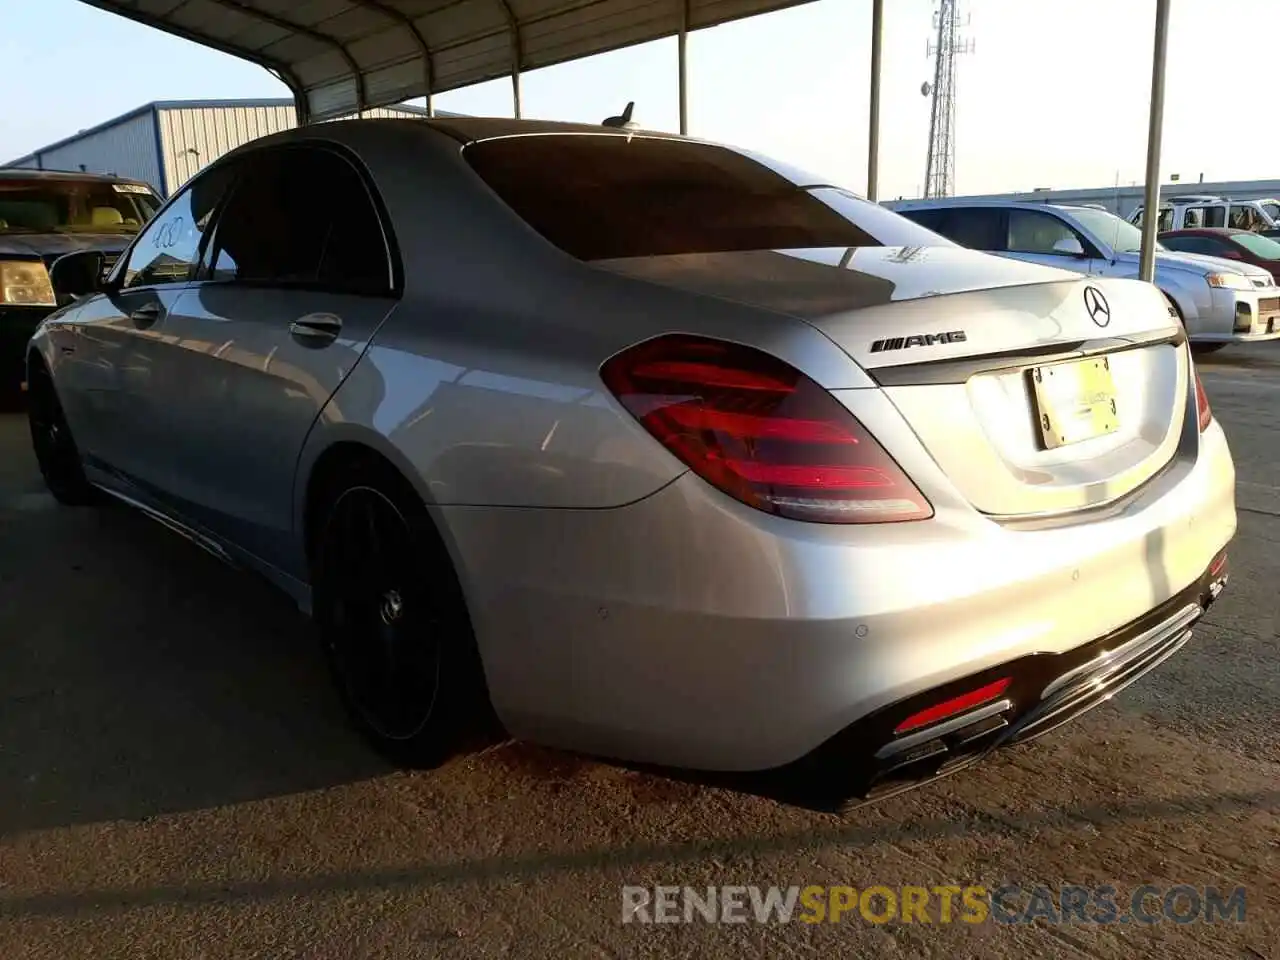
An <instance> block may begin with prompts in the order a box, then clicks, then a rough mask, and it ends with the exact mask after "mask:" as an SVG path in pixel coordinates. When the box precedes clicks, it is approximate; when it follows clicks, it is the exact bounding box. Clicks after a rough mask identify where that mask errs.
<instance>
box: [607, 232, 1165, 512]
mask: <svg viewBox="0 0 1280 960" xmlns="http://www.w3.org/2000/svg"><path fill="white" fill-rule="evenodd" d="M596 266H602V267H604V268H605V269H609V270H612V271H616V272H619V273H625V274H627V275H630V276H634V277H637V278H640V279H645V280H649V281H651V282H657V283H663V284H665V285H669V286H675V287H679V288H682V289H688V290H692V291H696V292H698V293H703V294H710V295H714V296H719V297H723V298H726V299H732V300H736V301H739V302H742V303H749V304H751V305H753V306H758V307H765V308H768V309H773V310H777V311H779V312H785V313H787V314H790V315H792V316H797V317H801V318H803V319H805V320H807V321H808V322H809V323H811V324H812V325H813V326H815V327H817V328H818V329H819V330H821V331H822V332H823V333H824V334H826V335H827V336H828V337H829V338H830V339H831V340H833V341H834V342H835V343H836V344H838V345H839V346H840V347H841V348H842V349H843V350H844V351H845V352H846V353H848V354H849V355H850V356H851V357H852V358H853V359H854V360H856V361H857V362H858V363H859V364H860V365H861V366H862V367H863V368H864V369H865V370H866V371H867V372H868V373H869V374H870V375H871V377H872V378H873V379H874V380H875V381H876V382H877V383H878V384H879V385H880V388H881V390H882V391H883V392H884V394H885V395H886V396H887V397H888V399H889V401H890V402H891V403H892V404H893V406H894V407H895V408H896V409H897V411H898V413H899V414H900V415H901V416H902V418H903V419H904V420H905V421H906V423H907V424H908V425H909V427H910V428H911V430H912V431H913V432H914V434H915V436H916V438H918V440H919V441H920V443H921V444H922V445H923V447H924V448H925V450H926V451H927V452H928V454H929V455H930V456H931V457H932V459H933V461H934V462H935V463H936V464H937V466H938V467H939V468H941V470H942V472H943V473H945V474H946V477H947V479H948V480H949V481H950V482H951V484H953V485H954V487H955V488H956V489H957V490H958V491H959V492H960V494H961V495H962V496H963V497H964V498H965V499H967V500H968V501H969V502H970V503H971V504H972V505H973V507H975V508H976V509H978V510H979V511H981V512H983V513H987V514H991V515H996V516H1001V517H1023V518H1025V517H1028V516H1036V515H1055V514H1065V513H1070V512H1073V511H1076V510H1081V509H1086V508H1090V507H1095V506H1099V505H1102V504H1105V503H1108V502H1110V501H1113V500H1116V499H1117V498H1119V497H1122V496H1124V495H1125V494H1127V493H1130V492H1131V491H1133V490H1135V489H1136V488H1138V487H1139V486H1141V485H1142V484H1143V483H1145V482H1146V481H1147V480H1150V479H1151V478H1152V477H1153V476H1155V475H1156V474H1157V473H1159V472H1161V471H1162V470H1163V469H1164V467H1165V466H1167V465H1168V464H1169V463H1170V462H1171V461H1172V460H1173V458H1174V456H1175V454H1176V453H1177V452H1178V450H1179V446H1180V443H1181V441H1182V438H1183V428H1184V424H1185V422H1186V413H1187V400H1188V398H1189V397H1190V392H1189V389H1188V387H1189V379H1188V378H1189V369H1190V368H1189V364H1188V362H1187V360H1186V351H1185V349H1184V348H1182V347H1181V346H1180V343H1181V339H1182V334H1181V327H1180V326H1179V324H1178V321H1177V319H1176V315H1173V314H1172V313H1171V309H1170V308H1169V305H1168V303H1167V302H1166V301H1165V300H1164V298H1163V296H1162V295H1161V294H1160V292H1159V291H1158V290H1157V289H1156V288H1155V287H1154V286H1152V285H1150V284H1146V283H1141V282H1138V281H1134V280H1114V279H1112V280H1099V279H1091V278H1087V277H1081V276H1080V275H1079V274H1075V273H1069V272H1066V271H1062V270H1056V269H1052V268H1047V267H1039V266H1036V265H1033V264H1026V263H1020V262H1018V261H1013V260H1008V259H1005V258H1002V257H994V256H990V255H987V254H981V253H977V252H974V251H969V250H964V249H961V248H953V247H927V248H919V247H909V248H902V247H867V248H857V249H852V250H848V251H845V250H827V249H822V250H803V251H795V250H792V251H753V252H749V253H727V254H699V255H688V256H678V257H655V258H643V259H636V260H628V261H611V262H606V263H597V264H596ZM835 392H836V394H837V396H840V395H842V394H843V395H845V397H844V399H845V401H846V402H847V403H850V404H851V405H852V404H856V403H857V400H856V397H855V396H852V395H853V394H857V393H858V392H859V391H856V390H854V391H835ZM1112 401H1114V408H1113V407H1112ZM855 412H856V411H855ZM1046 416H1048V418H1049V419H1048V420H1047V421H1046V420H1045V417H1046ZM879 439H880V440H881V442H882V443H884V444H885V445H886V447H888V448H889V449H890V452H891V453H892V452H893V447H894V444H895V438H894V437H893V436H892V432H891V431H887V432H886V433H885V435H884V436H880V437H879ZM898 442H901V441H898ZM914 479H916V480H917V481H918V482H919V481H921V480H922V479H923V478H914ZM925 492H926V494H927V493H928V490H926V491H925Z"/></svg>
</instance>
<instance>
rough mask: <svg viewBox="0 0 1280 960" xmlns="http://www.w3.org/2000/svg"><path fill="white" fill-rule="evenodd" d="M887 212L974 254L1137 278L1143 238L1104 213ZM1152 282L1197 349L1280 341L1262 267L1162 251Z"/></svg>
mask: <svg viewBox="0 0 1280 960" xmlns="http://www.w3.org/2000/svg"><path fill="white" fill-rule="evenodd" d="M888 206H889V207H890V208H891V209H893V210H896V211H898V212H899V213H901V214H902V215H903V216H905V217H909V218H910V219H912V220H914V221H915V222H916V223H919V224H921V225H922V226H925V227H927V228H929V229H930V230H934V231H936V232H938V233H940V234H942V235H943V236H945V237H948V238H950V239H951V240H954V241H955V242H956V243H959V244H962V245H963V246H966V247H970V248H972V249H975V250H985V251H987V252H988V253H995V254H999V255H1000V256H1003V257H1010V258H1013V259H1015V260H1022V261H1025V262H1027V263H1041V264H1044V265H1046V266H1054V267H1060V268H1062V269H1064V270H1073V271H1075V272H1076V273H1083V274H1087V275H1088V276H1091V277H1127V278H1136V277H1137V276H1138V259H1139V252H1140V251H1141V249H1142V233H1141V231H1140V230H1139V229H1138V228H1137V227H1135V226H1134V225H1133V224H1131V223H1126V222H1125V221H1124V220H1121V219H1120V218H1119V217H1117V216H1115V215H1114V214H1111V213H1108V212H1107V211H1105V210H1096V209H1094V208H1092V207H1083V206H1071V205H1066V204H1046V203H1017V202H1009V201H1003V200H963V199H939V200H907V201H901V202H895V203H892V204H888ZM1155 283H1156V286H1158V287H1159V288H1160V290H1161V291H1162V292H1163V293H1164V295H1165V296H1166V297H1168V298H1169V302H1170V303H1171V304H1172V305H1173V307H1174V309H1175V310H1177V312H1178V317H1179V318H1180V319H1181V320H1182V322H1183V324H1184V325H1185V326H1186V329H1187V334H1188V336H1190V338H1191V342H1192V343H1193V344H1194V345H1195V346H1196V347H1197V348H1204V349H1206V350H1213V349H1218V348H1221V347H1225V346H1228V345H1229V344H1232V343H1250V342H1254V341H1258V340H1275V339H1280V289H1277V287H1276V283H1275V278H1273V277H1272V276H1271V274H1270V273H1268V272H1267V271H1266V270H1264V269H1262V268H1261V267H1255V266H1252V265H1250V264H1245V263H1240V262H1239V261H1235V260H1224V259H1219V258H1217V257H1207V256H1203V255H1200V254H1192V253H1175V252H1173V251H1170V250H1166V249H1164V247H1160V246H1157V248H1156V273H1155Z"/></svg>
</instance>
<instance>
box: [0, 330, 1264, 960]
mask: <svg viewBox="0 0 1280 960" xmlns="http://www.w3.org/2000/svg"><path fill="white" fill-rule="evenodd" d="M1201 369H1202V372H1203V376H1204V381H1205V383H1206V386H1207V388H1208V390H1209V393H1210V397H1211V399H1212V402H1213V405H1214V410H1215V413H1216V414H1217V416H1218V417H1219V419H1220V420H1222V421H1223V423H1224V424H1225V425H1226V429H1227V433H1228V435H1229V436H1230V438H1231V441H1232V447H1233V450H1234V452H1235V456H1236V462H1237V467H1238V470H1239V479H1240V486H1239V506H1240V533H1239V535H1238V537H1237V540H1236V542H1235V544H1234V545H1233V550H1232V582H1231V586H1230V588H1229V590H1228V592H1227V594H1226V595H1225V596H1224V598H1223V599H1222V601H1220V602H1219V603H1218V604H1217V605H1216V606H1215V607H1214V609H1213V610H1212V612H1211V613H1210V614H1209V616H1208V618H1207V621H1206V623H1205V624H1204V625H1202V626H1201V628H1200V629H1199V630H1198V631H1197V635H1196V638H1195V639H1194V640H1193V642H1192V643H1191V644H1189V645H1188V646H1187V647H1186V648H1184V649H1183V650H1182V651H1181V652H1180V653H1179V654H1178V655H1177V656H1176V657H1174V658H1173V659H1172V660H1170V661H1169V662H1168V663H1166V664H1165V665H1164V666H1163V667H1161V668H1160V669H1159V670H1158V671H1156V672H1155V673H1153V674H1151V675H1150V676H1148V677H1146V678H1145V679H1144V680H1143V681H1141V682H1140V683H1139V684H1136V685H1135V686H1133V687H1131V688H1129V690H1127V691H1126V692H1125V693H1123V694H1122V695H1121V696H1119V697H1117V698H1116V700H1114V701H1112V703H1111V704H1108V705H1106V706H1104V707H1102V708H1099V709H1098V710H1095V711H1094V712H1092V713H1091V714H1089V715H1088V716H1086V717H1084V718H1082V719H1080V720H1079V721H1077V722H1076V723H1074V724H1072V725H1070V726H1069V727H1067V728H1064V729H1063V730H1061V731H1059V732H1057V733H1055V734H1053V735H1051V736H1049V737H1046V738H1044V739H1042V740H1040V741H1038V742H1037V743H1035V744H1033V745H1029V746H1027V747H1025V748H1018V749H1015V750H1012V751H1010V752H1008V753H1006V754H1005V755H1003V756H1000V757H998V758H996V759H995V760H993V761H992V762H990V763H988V764H986V765H984V766H981V767H978V768H976V769H973V770H969V771H966V772H964V773H961V774H959V775H958V776H956V777H953V778H951V779H949V780H947V781H943V782H941V783H939V784H935V785H933V786H930V787H926V788H923V789H921V790H917V791H915V792H913V793H911V794H908V795H906V796H902V797H899V798H896V799H893V800H890V801H887V802H885V803H882V804H880V805H876V806H872V807H867V808H863V809H861V810H858V811H856V812H854V813H853V814H851V815H849V816H847V817H844V818H837V817H833V816H829V815H825V814H818V813H813V812H810V811H806V810H801V809H797V808H794V807H788V806H783V805H780V804H777V803H774V802H771V801H768V800H764V799H760V798H757V797H752V796H745V795H741V794H737V793H732V792H729V791H727V790H723V789H718V788H712V787H706V786H695V785H692V784H688V783H684V782H677V781H673V780H667V779H664V778H661V777H655V776H651V775H648V774H642V773H637V772H633V771H630V770H625V769H621V768H619V767H615V766H610V765H605V764H599V763H595V762H589V761H584V760H581V759H578V758H575V757H572V756H568V755H564V754H559V753H554V752H551V751H545V750H540V749H537V748H533V747H529V746H526V745H518V744H504V745H500V746H497V747H495V748H493V749H491V750H488V751H485V752H483V753H480V754H476V755H472V756H469V757H465V758H461V759H459V760H457V761H456V762H454V763H452V764H450V765H448V766H446V767H445V768H444V769H442V770H439V771H435V772H433V773H428V774H403V773H398V772H394V771H390V770H388V769H387V768H386V767H385V766H383V765H382V764H380V763H379V762H378V761H377V760H375V759H373V758H372V757H371V756H370V755H369V753H368V752H367V751H366V750H365V749H364V747H363V746H362V744H361V743H360V742H358V741H357V740H356V739H355V738H354V736H353V735H352V734H351V733H349V732H348V730H347V727H346V726H345V723H344V721H343V718H342V715H341V712H340V710H339V707H338V705H337V703H336V701H335V698H334V696H333V694H332V692H331V691H330V688H329V685H328V682H327V679H326V677H325V675H324V672H323V668H322V665H321V663H320V660H319V657H318V655H317V652H316V650H315V648H314V646H313V645H312V642H311V640H310V638H309V635H308V632H307V629H306V627H305V625H304V624H303V623H302V622H301V621H300V619H299V617H298V615H297V614H296V613H295V612H294V611H293V610H292V609H291V608H290V607H289V606H288V604H287V603H285V602H283V601H282V600H280V599H278V598H277V597H275V596H274V595H273V594H271V593H270V592H269V591H268V590H267V589H266V588H265V587H263V586H261V585H260V584H258V583H257V582H256V581H254V580H252V579H250V578H247V577H244V576H241V575H239V574H236V573H235V572H233V571H229V570H226V569H224V568H223V567H221V566H220V565H219V564H218V563H217V562H216V561H214V560H213V559H212V558H210V557H208V556H206V555H205V554H203V553H201V552H200V551H198V550H196V549H195V548H194V547H191V546H190V545H188V544H186V543H185V542H183V541H181V540H179V539H177V538H175V537H172V536H171V535H169V534H168V533H166V532H165V531H164V530H162V529H161V528H159V527H158V526H157V525H155V524H152V523H150V522H148V521H146V520H143V519H141V518H138V517H135V516H132V515H130V514H127V513H125V512H123V511H118V510H104V511H67V510H59V509H56V508H54V507H53V506H52V504H51V503H50V502H49V501H48V499H47V498H46V497H45V496H44V495H43V494H42V493H41V487H40V484H39V482H38V478H37V475H36V473H35V470H34V465H33V463H32V461H31V457H30V453H29V450H28V444H27V440H26V436H25V424H24V422H23V421H22V420H21V419H20V418H18V417H16V416H2V417H0V958H3V960H19V958H36V957H40V958H46V957H47V958H51V960H53V958H56V960H71V958H79V957H85V958H94V960H107V958H113V957H128V958H143V957H145V958H168V957H174V958H195V957H201V958H214V957H264V958H273V960H274V958H283V957H308V958H310V957H316V958H320V957H325V958H328V957H343V958H347V957H366V956H367V957H388V958H417V957H422V958H428V957H440V958H448V957H498V956H510V957H555V958H577V957H663V958H665V957H676V956H687V957H704V956H705V957H735V958H736V957H760V958H770V960H772V958H785V957H797V956H813V957H823V958H827V957H837V956H838V957H863V956H880V955H887V956H894V957H938V958H944V957H945V958H962V957H984V958H987V957H1008V958H1023V957H1028V956H1036V957H1042V958H1049V957H1073V958H1074V957H1085V958H1089V957H1093V958H1112V957H1115V958H1120V957H1124V958H1131V957H1152V958H1159V960H1169V958H1183V957H1187V958H1193V957H1205V958H1215V960H1217V958H1225V957H1241V958H1250V960H1258V958H1261V960H1277V958H1280V893H1278V891H1277V878H1280V839H1278V838H1280V733H1278V732H1277V726H1276V718H1277V717H1278V716H1280V638H1278V634H1280V601H1278V600H1277V591H1276V587H1275V584H1276V583H1277V582H1278V581H1280V428H1278V427H1277V426H1276V422H1275V421H1276V419H1277V415H1278V414H1280V344H1274V345H1267V346H1263V347H1258V348H1252V349H1248V350H1245V349H1238V348H1231V349H1229V350H1226V351H1224V352H1222V353H1219V354H1216V355H1214V356H1213V357H1212V358H1207V359H1206V360H1204V361H1203V363H1202V366H1201ZM948 883H949V884H956V885H969V884H981V885H985V886H987V887H988V888H994V887H998V886H1000V885H1002V884H1006V883H1019V884H1022V885H1023V886H1024V887H1027V886H1031V885H1034V884H1044V885H1047V886H1050V887H1053V888H1057V887H1059V886H1060V885H1062V884H1064V883H1071V884H1082V885H1096V884H1111V885H1114V886H1115V887H1116V888H1117V889H1118V890H1119V891H1120V892H1121V896H1122V900H1123V902H1126V903H1127V897H1128V892H1129V891H1131V890H1132V889H1134V888H1136V887H1138V886H1139V885H1141V884H1144V883H1150V884H1153V885H1157V886H1165V887H1167V886H1170V885H1173V884H1189V885H1192V886H1196V887H1201V888H1203V887H1205V886H1209V885H1213V886H1218V887H1220V888H1233V887H1236V886H1238V885H1243V886H1244V887H1246V888H1247V917H1246V920H1245V922H1244V923H1242V924H1235V923H1230V924H1223V923H1218V924H1204V923H1192V924H1176V923H1172V922H1169V921H1165V922H1161V923H1157V924H1153V925H1144V924H1133V923H1130V924H1111V925H1098V924H1082V923H1078V922H1076V923H1071V924H1062V925H1053V924H1047V923H1043V922H1041V923H1037V924H1035V925H1007V924H998V923H994V922H993V921H992V919H988V920H987V921H985V922H983V923H977V924H969V923H950V924H943V923H939V922H937V921H938V914H937V911H936V908H934V909H933V920H934V922H933V923H931V924H929V925H922V924H921V923H919V922H915V923H910V924H908V923H897V922H895V923H889V924H884V925H878V924H875V923H870V922H867V921H865V920H864V919H862V918H860V917H858V916H857V914H856V913H855V914H852V915H850V917H848V918H846V920H845V921H844V922H842V923H839V924H804V923H798V922H792V923H789V924H757V923H746V924H716V925H711V924H707V923H704V922H701V921H698V922H695V923H692V924H674V925H642V924H627V925H623V924H622V923H621V904H622V899H621V898H622V894H621V888H622V886H623V885H624V884H633V885H648V886H653V885H655V884H674V885H688V886H694V887H698V886H704V887H705V886H706V885H707V884H759V885H768V884H780V885H784V886H785V885H790V884H799V885H812V884H817V885H846V884H847V885H852V886H855V887H858V888H865V887H867V886H870V885H883V886H887V887H890V888H898V887H901V886H902V885H919V886H925V887H933V886H935V885H938V884H948Z"/></svg>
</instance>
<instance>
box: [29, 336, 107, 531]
mask: <svg viewBox="0 0 1280 960" xmlns="http://www.w3.org/2000/svg"><path fill="white" fill-rule="evenodd" d="M27 423H28V426H29V427H30V429H31V446H32V448H33V449H34V450H35V454H36V462H37V463H38V464H39V466H40V474H41V476H43V477H44V482H45V486H47V487H48V488H49V492H50V493H51V494H53V497H54V499H55V500H57V501H58V502H59V503H61V504H64V505H66V506H72V507H79V506H85V505H87V504H91V503H94V502H96V500H97V496H96V491H95V490H94V488H93V486H92V485H91V484H90V483H89V481H88V480H87V479H86V478H85V474H84V466H83V464H82V463H81V461H80V451H79V449H78V448H77V447H76V442H75V439H74V438H73V437H72V435H71V428H70V427H69V426H68V425H67V418H66V415H65V414H64V413H63V411H62V404H61V403H60V402H59V401H58V393H57V391H56V390H55V389H54V386H53V378H52V377H50V376H49V372H48V371H47V370H46V369H45V368H44V365H43V364H42V363H40V362H39V361H34V362H33V363H32V369H31V374H30V380H29V383H28V390H27Z"/></svg>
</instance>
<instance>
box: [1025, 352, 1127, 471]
mask: <svg viewBox="0 0 1280 960" xmlns="http://www.w3.org/2000/svg"><path fill="white" fill-rule="evenodd" d="M1030 376H1031V385H1032V388H1033V389H1034V391H1035V414H1036V419H1037V420H1038V421H1039V426H1040V438H1041V440H1042V441H1043V442H1044V446H1045V449H1047V450H1052V449H1054V448H1055V447H1061V446H1064V445H1066V444H1068V443H1079V442H1080V441H1082V440H1092V439H1093V438H1095V437H1101V436H1105V435H1106V434H1108V433H1115V432H1116V430H1118V429H1119V428H1120V420H1119V417H1118V416H1117V413H1116V385H1115V381H1114V380H1113V379H1112V377H1111V364H1110V362H1109V361H1108V360H1107V358H1106V357H1100V358H1098V359H1097V360H1071V361H1068V362H1066V363H1054V364H1050V365H1049V366H1044V367H1033V368H1032V369H1031V371H1030Z"/></svg>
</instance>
